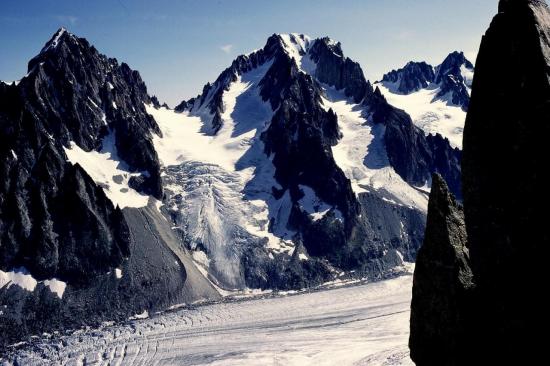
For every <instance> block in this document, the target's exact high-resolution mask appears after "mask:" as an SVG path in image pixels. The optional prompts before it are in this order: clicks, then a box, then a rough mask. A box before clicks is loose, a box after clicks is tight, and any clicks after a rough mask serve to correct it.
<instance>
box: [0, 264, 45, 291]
mask: <svg viewBox="0 0 550 366" xmlns="http://www.w3.org/2000/svg"><path fill="white" fill-rule="evenodd" d="M37 284H38V281H36V280H35V279H34V277H33V276H32V275H31V274H30V273H29V272H28V271H27V269H26V268H24V267H20V268H16V269H14V270H13V271H10V272H4V271H2V270H0V288H2V287H4V286H6V285H7V288H9V287H10V286H12V285H17V286H19V287H21V288H22V289H24V290H27V291H30V292H33V291H34V289H35V287H36V285H37Z"/></svg>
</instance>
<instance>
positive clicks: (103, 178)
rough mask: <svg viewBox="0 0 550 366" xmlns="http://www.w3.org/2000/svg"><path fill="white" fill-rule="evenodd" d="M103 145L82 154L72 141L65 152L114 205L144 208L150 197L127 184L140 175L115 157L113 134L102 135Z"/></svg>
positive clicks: (116, 155)
mask: <svg viewBox="0 0 550 366" xmlns="http://www.w3.org/2000/svg"><path fill="white" fill-rule="evenodd" d="M102 143H103V145H102V149H101V151H85V150H83V149H82V148H80V147H79V146H78V145H76V144H75V143H74V142H71V147H70V148H69V149H67V148H64V149H65V153H66V154H67V157H68V158H69V161H70V162H71V164H73V165H74V164H77V163H78V164H79V165H80V166H81V167H82V168H84V170H85V171H86V173H88V175H89V176H90V177H91V178H92V179H93V180H94V182H96V184H97V185H99V186H100V187H102V188H103V191H104V192H105V194H106V195H107V197H108V198H109V199H110V200H111V201H112V202H113V205H115V206H116V205H118V206H119V207H120V208H125V207H145V206H147V202H148V201H149V196H146V195H144V194H142V193H139V192H137V191H136V190H135V189H133V188H130V186H129V185H128V182H129V180H130V178H131V177H132V176H139V175H140V173H131V172H130V171H129V169H128V166H127V165H126V164H125V163H124V162H123V161H122V159H120V158H119V157H118V153H117V151H116V146H115V136H114V133H110V134H109V135H107V136H105V138H104V139H103V142H102Z"/></svg>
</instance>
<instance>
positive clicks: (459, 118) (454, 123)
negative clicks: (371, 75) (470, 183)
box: [377, 69, 473, 148]
mask: <svg viewBox="0 0 550 366" xmlns="http://www.w3.org/2000/svg"><path fill="white" fill-rule="evenodd" d="M466 70H467V69H466ZM466 76H468V78H469V79H467V80H471V78H472V77H473V73H472V72H470V74H467V75H466ZM377 86H378V87H379V88H380V91H381V92H382V94H384V96H385V97H386V99H387V100H388V102H389V103H390V104H391V105H393V106H395V107H397V108H399V109H403V110H404V111H405V112H407V113H408V114H409V115H410V116H411V118H412V120H413V122H414V124H415V125H416V126H418V127H419V128H420V129H422V130H423V131H424V132H425V133H426V134H430V133H431V134H436V133H439V134H441V135H442V136H444V137H446V138H448V139H449V142H450V143H451V145H452V146H453V147H458V148H462V135H463V132H464V123H465V121H466V112H464V111H463V110H462V107H460V106H456V105H452V103H449V101H446V100H442V99H436V98H435V97H436V95H437V93H438V92H439V88H438V87H437V88H435V87H430V88H426V89H420V90H419V91H417V92H414V93H411V94H409V95H403V94H399V93H396V92H394V90H395V88H394V87H392V84H391V83H379V84H377Z"/></svg>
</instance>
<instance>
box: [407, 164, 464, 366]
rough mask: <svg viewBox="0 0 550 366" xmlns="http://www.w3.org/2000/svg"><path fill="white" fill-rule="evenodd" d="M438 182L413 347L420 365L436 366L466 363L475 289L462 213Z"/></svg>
mask: <svg viewBox="0 0 550 366" xmlns="http://www.w3.org/2000/svg"><path fill="white" fill-rule="evenodd" d="M432 182H433V183H432V191H431V193H430V204H429V207H428V220H427V223H426V234H425V236H424V243H423V245H422V247H421V248H420V250H419V252H418V256H417V259H416V267H415V271H414V285H413V301H412V304H411V310H412V311H411V336H410V339H411V341H410V347H411V357H412V359H413V360H414V361H415V362H416V363H417V364H419V365H434V366H435V365H442V364H445V363H444V362H443V360H446V359H460V356H461V354H462V349H461V347H460V345H461V342H462V339H464V338H465V337H466V336H467V334H466V333H465V328H466V327H465V325H464V322H465V321H466V319H467V315H468V314H466V312H467V311H468V309H467V304H468V300H469V297H470V296H471V293H472V291H473V288H474V283H473V274H472V270H471V268H470V260H469V253H468V249H467V238H466V225H465V223H464V212H463V211H462V207H461V206H460V204H458V203H457V202H456V200H455V198H454V197H453V196H452V194H451V193H450V192H449V189H448V188H447V185H446V184H445V182H444V180H443V179H442V178H441V176H439V175H434V177H433V180H432ZM428 319H429V321H427V320H428ZM434 360H438V361H434ZM455 364H456V365H460V364H461V363H460V362H456V363H455Z"/></svg>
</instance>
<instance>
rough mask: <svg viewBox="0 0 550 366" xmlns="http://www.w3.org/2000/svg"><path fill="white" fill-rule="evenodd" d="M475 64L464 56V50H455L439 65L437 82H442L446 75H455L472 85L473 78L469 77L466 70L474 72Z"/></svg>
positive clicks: (436, 73) (436, 74)
mask: <svg viewBox="0 0 550 366" xmlns="http://www.w3.org/2000/svg"><path fill="white" fill-rule="evenodd" d="M473 71H474V65H473V64H472V63H471V62H470V61H469V60H468V59H467V58H466V56H464V52H458V51H454V52H452V53H450V54H449V56H447V57H446V58H445V60H444V61H443V62H442V63H441V65H439V66H437V68H436V72H435V82H436V83H438V84H439V83H441V82H442V80H443V78H444V77H445V76H449V75H450V76H453V77H455V78H457V79H458V80H461V81H463V82H464V83H465V84H466V85H468V86H471V85H472V80H471V79H470V78H467V77H466V75H465V72H473Z"/></svg>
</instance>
